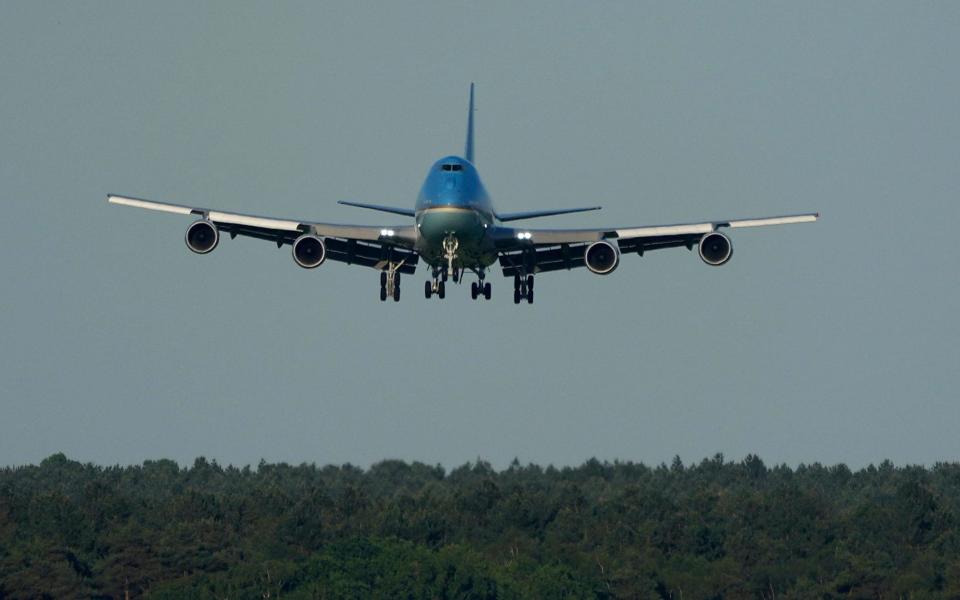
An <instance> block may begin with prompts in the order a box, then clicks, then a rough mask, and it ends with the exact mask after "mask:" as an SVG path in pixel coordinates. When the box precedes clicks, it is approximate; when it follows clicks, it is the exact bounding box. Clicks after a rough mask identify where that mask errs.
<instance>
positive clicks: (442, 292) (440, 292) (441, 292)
mask: <svg viewBox="0 0 960 600" xmlns="http://www.w3.org/2000/svg"><path fill="white" fill-rule="evenodd" d="M437 296H439V297H440V299H441V300H443V299H444V298H446V297H447V286H446V284H445V283H444V282H442V281H441V282H440V285H438V286H437Z"/></svg>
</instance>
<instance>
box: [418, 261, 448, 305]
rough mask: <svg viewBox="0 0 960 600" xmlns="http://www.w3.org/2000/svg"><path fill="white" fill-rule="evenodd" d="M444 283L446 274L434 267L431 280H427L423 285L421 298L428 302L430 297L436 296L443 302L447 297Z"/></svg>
mask: <svg viewBox="0 0 960 600" xmlns="http://www.w3.org/2000/svg"><path fill="white" fill-rule="evenodd" d="M446 282H447V272H446V271H442V270H440V269H437V268H436V267H434V269H433V280H432V281H431V280H427V281H426V282H424V284H423V296H424V297H425V298H427V299H428V300H429V299H430V296H432V295H434V294H436V295H437V297H438V298H440V299H441V300H443V299H444V298H446V297H447V285H446Z"/></svg>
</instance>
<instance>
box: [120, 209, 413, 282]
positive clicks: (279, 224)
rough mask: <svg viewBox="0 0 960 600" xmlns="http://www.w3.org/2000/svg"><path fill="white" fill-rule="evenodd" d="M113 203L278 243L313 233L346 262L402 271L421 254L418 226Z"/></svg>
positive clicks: (328, 250) (333, 257)
mask: <svg viewBox="0 0 960 600" xmlns="http://www.w3.org/2000/svg"><path fill="white" fill-rule="evenodd" d="M107 201H108V202H109V203H111V204H119V205H121V206H131V207H134V208H144V209H147V210H156V211H160V212H167V213H173V214H179V215H196V216H197V217H199V218H201V219H205V220H207V221H210V222H211V223H213V224H214V225H216V228H217V230H218V231H220V232H224V233H229V234H230V237H231V238H234V237H236V236H238V235H242V236H246V237H252V238H257V239H262V240H269V241H272V242H275V243H276V244H277V247H280V246H283V245H284V244H293V242H295V241H296V240H297V238H299V237H300V236H302V235H308V234H313V235H316V236H318V237H321V238H324V242H325V245H326V258H329V259H330V260H335V261H338V262H344V263H347V264H360V265H364V266H369V267H374V268H382V265H383V264H384V263H385V262H388V261H393V262H401V261H402V262H403V267H402V268H401V272H403V273H413V272H414V271H415V269H416V264H417V261H418V260H419V257H418V256H417V255H416V254H415V253H414V252H413V246H414V244H415V243H416V236H417V232H416V228H415V227H413V226H410V225H403V226H372V225H339V224H334V223H315V222H312V221H303V220H297V219H278V218H273V217H260V216H256V215H247V214H242V213H235V212H225V211H218V210H211V209H207V208H199V207H193V206H185V205H181V204H171V203H168V202H155V201H152V200H142V199H140V198H131V197H128V196H118V195H114V194H109V195H108V196H107Z"/></svg>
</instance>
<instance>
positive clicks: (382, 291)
mask: <svg viewBox="0 0 960 600" xmlns="http://www.w3.org/2000/svg"><path fill="white" fill-rule="evenodd" d="M386 299H387V286H385V285H381V286H380V302H383V301H385V300H386Z"/></svg>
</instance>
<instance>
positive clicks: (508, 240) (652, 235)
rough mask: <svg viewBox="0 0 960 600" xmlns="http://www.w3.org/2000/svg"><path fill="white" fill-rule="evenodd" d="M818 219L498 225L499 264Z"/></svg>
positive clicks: (529, 268)
mask: <svg viewBox="0 0 960 600" xmlns="http://www.w3.org/2000/svg"><path fill="white" fill-rule="evenodd" d="M819 218H820V213H804V214H797V215H783V216H777V217H761V218H756V219H728V220H722V221H704V222H700V223H681V224H676V225H646V226H641V227H620V228H616V227H613V228H607V229H521V228H511V227H498V228H497V229H496V230H495V231H494V232H493V234H494V236H495V239H496V243H497V248H498V249H499V251H500V265H501V266H502V267H503V269H504V275H507V276H511V275H513V274H515V273H518V272H521V271H525V272H529V273H533V272H541V271H555V270H559V269H571V268H574V267H582V266H585V262H584V253H585V251H586V249H587V247H588V246H589V245H591V244H593V243H594V242H599V241H601V240H605V241H607V242H610V243H611V244H615V245H616V246H617V248H618V250H619V252H621V253H622V252H637V253H638V254H641V255H642V254H643V253H644V252H646V251H647V250H659V249H661V248H676V247H680V246H686V247H687V248H690V249H692V248H693V246H695V245H697V244H699V243H700V240H701V239H703V237H704V236H705V235H707V234H709V233H713V232H716V231H717V230H719V229H721V228H730V229H736V228H741V227H762V226H766V225H788V224H793V223H810V222H813V221H816V220H817V219H819Z"/></svg>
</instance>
